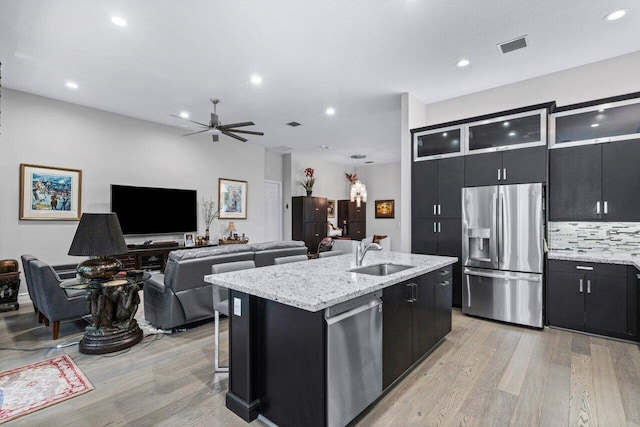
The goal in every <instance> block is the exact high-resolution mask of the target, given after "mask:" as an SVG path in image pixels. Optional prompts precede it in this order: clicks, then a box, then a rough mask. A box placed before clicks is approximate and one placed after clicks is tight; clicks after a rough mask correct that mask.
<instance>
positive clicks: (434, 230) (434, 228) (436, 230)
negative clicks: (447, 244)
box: [433, 222, 438, 233]
mask: <svg viewBox="0 0 640 427" xmlns="http://www.w3.org/2000/svg"><path fill="white" fill-rule="evenodd" d="M436 227H437V225H436V223H435V222H434V223H433V232H434V233H437V232H438V229H437V228H436Z"/></svg>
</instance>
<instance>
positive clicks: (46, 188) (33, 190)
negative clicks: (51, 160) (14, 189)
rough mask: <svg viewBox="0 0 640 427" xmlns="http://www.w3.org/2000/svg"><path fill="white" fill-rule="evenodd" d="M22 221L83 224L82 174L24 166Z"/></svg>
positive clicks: (66, 170)
mask: <svg viewBox="0 0 640 427" xmlns="http://www.w3.org/2000/svg"><path fill="white" fill-rule="evenodd" d="M19 193H20V213H19V218H20V219H22V220H56V221H79V220H80V217H81V216H82V207H81V201H82V171H81V170H80V169H69V168H61V167H56V166H41V165H31V164H27V163H21V164H20V188H19Z"/></svg>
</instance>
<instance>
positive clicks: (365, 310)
mask: <svg viewBox="0 0 640 427" xmlns="http://www.w3.org/2000/svg"><path fill="white" fill-rule="evenodd" d="M381 296H382V291H380V292H375V293H372V294H368V295H363V296H361V297H358V298H355V299H352V300H350V301H346V302H344V303H341V304H338V305H335V306H333V307H330V308H327V309H326V310H325V313H324V317H325V320H326V322H327V425H328V426H329V427H342V426H344V425H346V424H347V423H348V422H349V421H351V420H353V419H354V418H355V417H356V416H357V415H358V414H359V413H360V412H362V411H363V410H364V409H365V408H366V407H367V406H369V405H370V404H371V402H373V401H374V400H376V399H377V398H378V397H379V396H380V394H381V393H382V301H381V300H380V297H381Z"/></svg>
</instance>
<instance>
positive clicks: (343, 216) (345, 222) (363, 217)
mask: <svg viewBox="0 0 640 427" xmlns="http://www.w3.org/2000/svg"><path fill="white" fill-rule="evenodd" d="M338 227H342V229H343V230H344V229H345V228H346V230H347V231H346V233H344V232H343V234H345V235H346V236H349V237H351V239H352V240H362V239H364V238H365V237H367V204H366V203H365V202H362V203H360V206H358V204H357V203H356V202H352V201H350V200H338Z"/></svg>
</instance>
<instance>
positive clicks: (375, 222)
mask: <svg viewBox="0 0 640 427" xmlns="http://www.w3.org/2000/svg"><path fill="white" fill-rule="evenodd" d="M358 178H360V180H361V181H362V182H363V183H364V184H365V185H366V186H367V236H373V235H374V234H378V235H381V234H382V235H387V236H390V237H391V250H393V251H399V250H401V246H402V245H401V235H400V230H401V227H400V218H401V214H402V196H401V194H400V163H399V162H396V163H385V164H381V165H376V164H373V165H368V166H364V167H361V168H358ZM376 200H394V210H395V215H394V216H395V217H394V218H393V219H391V218H378V219H376V217H375V216H376V215H375V201H376Z"/></svg>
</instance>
